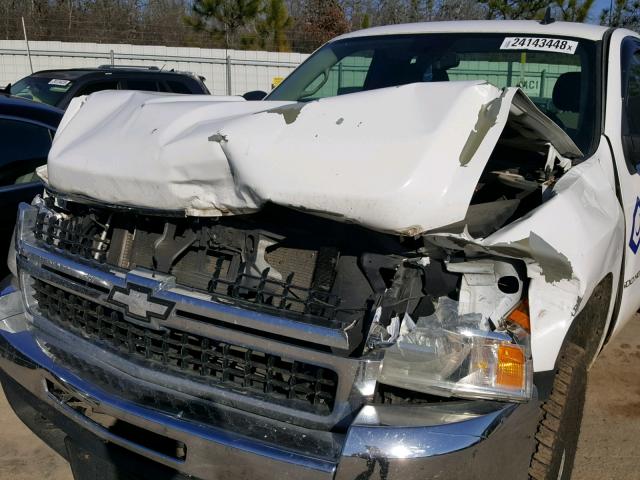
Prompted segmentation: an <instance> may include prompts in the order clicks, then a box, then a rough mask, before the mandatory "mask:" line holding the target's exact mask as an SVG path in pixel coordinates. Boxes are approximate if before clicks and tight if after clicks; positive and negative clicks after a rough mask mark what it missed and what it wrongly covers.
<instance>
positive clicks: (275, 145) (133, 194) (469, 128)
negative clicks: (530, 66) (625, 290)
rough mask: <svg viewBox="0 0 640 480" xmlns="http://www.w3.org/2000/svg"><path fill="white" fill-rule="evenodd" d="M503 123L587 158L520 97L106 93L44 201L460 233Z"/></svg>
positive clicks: (404, 92)
mask: <svg viewBox="0 0 640 480" xmlns="http://www.w3.org/2000/svg"><path fill="white" fill-rule="evenodd" d="M507 122H511V123H512V126H513V127H514V128H515V129H516V130H518V129H520V130H521V131H523V132H525V135H526V136H527V137H528V138H530V139H533V141H538V142H540V143H552V144H553V145H554V147H555V148H556V150H557V151H558V152H559V153H560V154H563V155H567V156H578V155H580V151H579V150H578V148H577V147H576V146H575V144H574V143H573V142H572V141H571V140H570V139H569V137H568V136H567V135H566V134H565V133H564V132H563V131H562V130H561V129H560V128H559V127H557V126H556V125H555V124H554V123H553V122H551V121H550V120H549V119H548V118H547V117H545V116H544V115H543V114H542V113H540V111H538V110H537V109H536V108H535V106H534V105H533V104H532V103H531V102H530V101H529V99H528V98H527V97H526V96H525V95H524V94H523V93H522V92H521V91H520V90H519V89H517V88H508V89H504V90H500V89H498V88H496V87H494V86H492V85H489V84H487V83H482V82H439V83H417V84H411V85H406V86H401V87H392V88H385V89H380V90H373V91H367V92H362V93H355V94H351V95H344V96H340V97H333V98H327V99H322V100H319V101H314V102H309V103H292V102H269V101H265V102H245V101H244V100H242V99H241V98H233V97H210V96H197V97H194V96H164V95H158V94H149V93H142V92H131V91H123V92H99V93H96V94H93V95H91V96H89V97H84V98H80V99H76V100H75V101H74V102H73V103H72V104H71V106H70V107H69V109H68V111H67V113H66V114H65V117H64V119H63V121H62V124H61V127H60V129H59V130H58V133H57V135H56V138H55V140H54V143H53V147H52V149H51V151H50V154H49V162H48V169H47V172H46V173H44V174H43V176H44V178H45V181H47V182H48V184H49V187H50V188H51V189H53V190H55V191H59V192H63V193H65V194H69V195H78V196H82V197H88V198H90V199H94V200H97V201H100V202H105V203H109V204H115V205H124V206H134V207H141V208H147V209H161V210H172V211H181V212H184V213H185V214H186V215H192V216H219V215H228V214H237V213H245V212H250V211H255V210H258V209H260V208H261V207H262V205H263V204H264V203H265V202H273V203H276V204H280V205H284V206H289V207H293V208H297V209H301V210H305V211H309V212H311V213H314V214H318V215H323V216H328V217H332V218H336V219H338V220H341V221H345V222H352V223H359V224H361V225H363V226H366V227H369V228H372V229H376V230H380V231H386V232H393V233H402V234H411V235H415V234H418V233H420V232H423V231H427V230H431V229H434V228H438V227H442V226H445V225H449V224H452V223H455V222H458V221H461V220H462V219H463V218H464V216H465V213H466V211H467V208H468V206H469V202H470V200H471V196H472V195H473V192H474V189H475V187H476V184H477V182H478V179H479V178H480V175H481V173H482V171H483V169H484V167H485V165H486V163H487V161H488V159H489V156H490V154H491V152H492V151H493V149H494V147H495V145H496V143H497V141H498V138H499V137H500V135H501V133H502V132H503V130H504V127H505V125H506V124H507Z"/></svg>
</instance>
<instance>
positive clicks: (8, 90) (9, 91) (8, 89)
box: [0, 83, 11, 95]
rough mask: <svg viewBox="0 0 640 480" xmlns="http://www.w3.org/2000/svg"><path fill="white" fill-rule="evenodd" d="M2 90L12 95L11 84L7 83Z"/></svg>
mask: <svg viewBox="0 0 640 480" xmlns="http://www.w3.org/2000/svg"><path fill="white" fill-rule="evenodd" d="M0 91H2V92H4V93H6V94H7V95H11V84H10V83H7V85H6V86H5V87H4V88H3V89H2V90H0Z"/></svg>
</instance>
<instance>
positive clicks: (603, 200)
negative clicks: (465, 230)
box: [427, 142, 624, 371]
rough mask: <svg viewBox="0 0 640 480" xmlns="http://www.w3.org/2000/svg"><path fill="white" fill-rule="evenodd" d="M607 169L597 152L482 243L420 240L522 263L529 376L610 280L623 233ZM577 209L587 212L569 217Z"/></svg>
mask: <svg viewBox="0 0 640 480" xmlns="http://www.w3.org/2000/svg"><path fill="white" fill-rule="evenodd" d="M603 145H604V146H605V147H606V143H605V142H603ZM610 164H611V159H610V157H609V155H608V150H607V149H606V148H604V147H603V148H600V149H599V150H598V152H597V153H596V155H595V156H594V157H592V158H591V159H589V160H587V161H585V162H583V163H581V164H579V165H577V166H575V167H573V168H572V169H571V170H570V171H569V172H567V173H566V174H565V175H564V176H563V177H562V178H561V179H560V180H559V181H558V183H557V184H556V185H555V187H554V188H553V194H552V195H551V197H550V199H549V200H548V201H547V202H545V203H544V204H543V205H542V206H540V207H539V208H537V209H535V210H533V211H532V212H530V213H529V214H528V215H526V216H525V217H522V218H520V219H518V220H516V221H515V222H513V223H511V224H510V225H507V226H506V227H504V228H502V229H501V230H498V231H497V232H495V233H494V234H492V235H490V236H488V237H487V238H484V239H482V238H477V239H474V238H471V237H470V236H469V235H464V234H446V233H437V234H432V235H428V236H427V238H428V239H429V240H430V241H431V242H432V243H435V244H437V245H440V246H443V247H446V248H448V249H451V250H464V251H465V252H466V253H467V254H468V255H469V256H471V257H473V256H474V255H478V254H487V253H490V254H492V255H497V256H504V257H511V258H521V259H523V260H524V261H525V262H526V264H527V270H528V276H529V277H530V278H531V282H530V284H529V308H530V317H531V348H532V354H533V361H534V369H535V370H536V371H546V370H551V369H553V368H554V363H555V359H556V357H557V354H558V352H559V350H560V347H561V345H562V341H563V339H564V338H565V335H566V333H567V331H568V329H569V327H570V325H571V323H572V321H573V319H574V318H575V316H576V315H577V314H578V313H579V312H580V311H581V309H582V308H583V307H584V304H585V303H586V300H587V299H588V298H589V297H590V296H591V293H592V291H593V289H594V288H595V286H596V285H597V284H598V283H599V282H600V281H601V280H602V279H603V278H604V277H605V276H606V275H607V274H608V273H613V274H614V277H615V276H616V272H619V269H620V261H621V258H620V254H619V249H618V248H611V247H612V246H617V245H621V244H622V242H623V238H624V232H623V221H622V212H621V209H620V205H619V203H618V201H617V199H616V195H615V189H614V186H613V178H612V174H611V167H610ZM581 211H588V212H589V214H588V215H577V214H576V212H581ZM583 299H584V300H585V301H583Z"/></svg>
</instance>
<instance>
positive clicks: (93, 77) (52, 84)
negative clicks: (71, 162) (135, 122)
mask: <svg viewBox="0 0 640 480" xmlns="http://www.w3.org/2000/svg"><path fill="white" fill-rule="evenodd" d="M204 80H205V79H204V78H203V77H198V76H196V75H194V74H192V73H189V72H178V71H174V70H161V69H159V68H158V67H133V66H112V65H102V66H100V67H98V68H80V69H76V68H73V69H61V70H42V71H40V72H36V73H33V74H31V75H29V76H28V77H24V78H23V79H21V80H19V81H17V82H16V83H15V84H13V85H10V86H9V87H7V90H8V91H9V92H10V93H11V95H14V96H17V97H22V98H26V99H29V100H34V101H36V102H41V103H47V104H49V105H53V106H54V107H58V108H62V109H66V108H67V106H68V105H69V102H71V99H72V98H74V97H78V96H80V95H89V94H91V93H94V92H98V91H100V90H145V91H151V92H168V93H186V94H205V95H208V94H209V90H208V89H207V87H206V86H205V84H204Z"/></svg>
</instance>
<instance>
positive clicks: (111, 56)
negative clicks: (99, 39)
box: [109, 50, 116, 67]
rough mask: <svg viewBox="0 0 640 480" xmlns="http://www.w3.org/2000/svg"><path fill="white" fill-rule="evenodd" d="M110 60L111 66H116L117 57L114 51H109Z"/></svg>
mask: <svg viewBox="0 0 640 480" xmlns="http://www.w3.org/2000/svg"><path fill="white" fill-rule="evenodd" d="M109 59H110V60H111V66H112V67H113V66H115V64H116V55H115V52H114V51H113V50H109Z"/></svg>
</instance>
